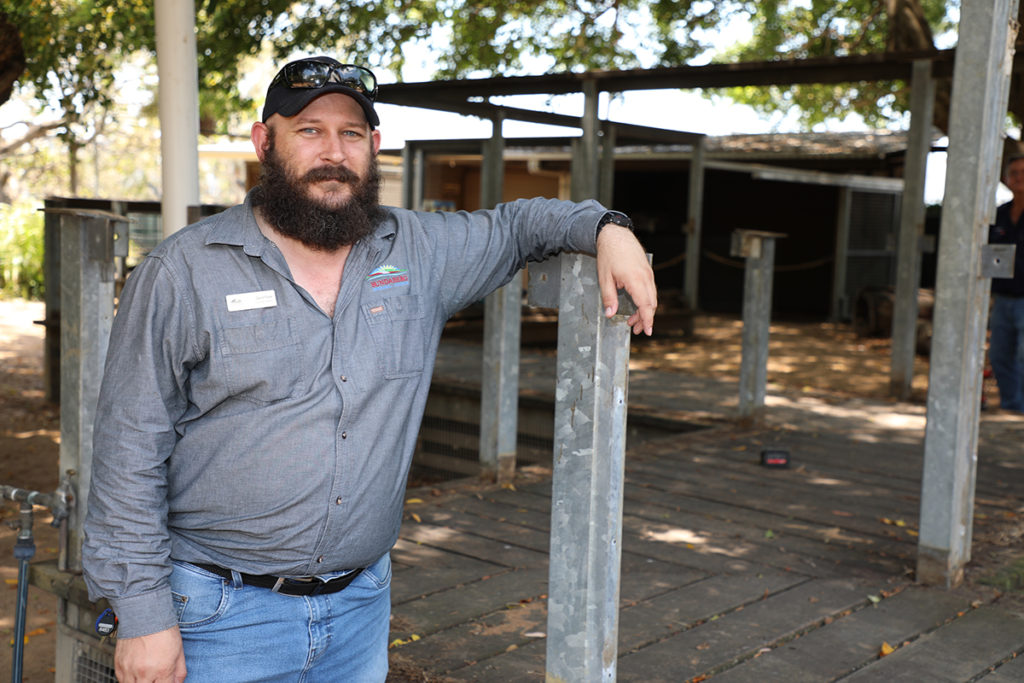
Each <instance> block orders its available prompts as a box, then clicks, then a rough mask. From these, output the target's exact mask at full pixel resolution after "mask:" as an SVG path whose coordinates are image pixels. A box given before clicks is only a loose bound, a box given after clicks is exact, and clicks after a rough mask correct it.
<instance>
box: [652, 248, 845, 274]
mask: <svg viewBox="0 0 1024 683" xmlns="http://www.w3.org/2000/svg"><path fill="white" fill-rule="evenodd" d="M704 257H705V258H707V259H708V260H711V261H714V262H715V263H720V264H721V265H723V266H728V267H729V268H738V269H740V270H742V269H743V268H745V267H746V264H745V263H744V262H743V261H739V260H736V259H730V258H726V257H725V256H719V255H718V254H715V253H714V252H711V251H705V252H704ZM685 260H686V252H685V251H683V252H680V253H678V254H676V255H675V256H673V257H672V258H670V259H669V260H668V261H663V262H662V263H655V264H654V265H653V266H651V268H652V269H653V270H663V269H665V268H671V267H672V266H674V265H677V264H680V263H682V262H683V261H685ZM834 260H835V257H832V256H825V257H822V258H819V259H815V260H813V261H804V262H803V263H791V264H787V265H782V266H780V265H775V266H774V267H773V268H774V270H776V271H777V272H780V273H791V272H795V271H798V270H813V269H814V268H820V267H821V266H824V265H827V264H829V263H832V261H834Z"/></svg>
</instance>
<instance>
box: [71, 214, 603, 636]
mask: <svg viewBox="0 0 1024 683" xmlns="http://www.w3.org/2000/svg"><path fill="white" fill-rule="evenodd" d="M386 212H387V213H386V217H385V219H384V220H383V221H382V222H381V224H380V225H379V226H378V227H377V229H376V231H375V232H374V233H373V234H372V235H371V236H369V237H368V238H366V239H364V240H362V241H360V242H359V243H358V244H356V245H354V246H353V248H352V250H351V253H350V254H349V256H348V260H347V262H346V264H345V270H344V274H343V277H342V282H341V290H340V292H339V294H338V298H337V303H336V305H335V310H334V315H333V316H328V315H326V314H325V313H324V312H323V311H322V310H320V308H319V307H318V306H317V304H316V303H315V301H314V300H313V298H312V297H311V296H310V294H309V293H308V292H306V291H305V290H303V289H302V288H301V287H300V286H299V285H297V284H296V283H295V281H294V280H293V279H292V277H291V274H290V271H289V269H288V266H287V264H286V262H285V260H284V257H283V256H282V254H281V252H280V251H279V250H278V249H277V247H276V246H275V245H274V244H273V243H272V242H271V241H270V240H268V239H267V238H266V237H264V235H263V234H262V233H261V232H260V230H259V227H258V226H257V224H256V220H255V218H254V217H253V213H252V209H251V207H250V205H249V203H248V200H247V202H246V203H245V204H243V205H240V206H236V207H233V208H231V209H228V210H227V211H225V212H223V213H221V214H218V215H216V216H213V217H211V218H208V219H206V220H204V221H202V222H200V223H197V224H195V225H192V226H190V227H188V228H185V229H183V230H181V231H180V232H178V233H175V234H174V235H172V236H171V237H169V238H168V239H167V240H165V241H164V242H163V243H162V244H160V245H159V246H158V247H157V248H156V249H154V250H153V252H152V253H151V254H150V255H149V256H148V257H147V258H146V259H145V260H144V261H143V262H142V263H141V264H140V265H139V266H138V267H137V268H136V269H135V270H134V271H133V273H132V274H131V276H130V277H129V278H128V282H127V285H126V286H125V289H124V293H123V296H122V298H121V302H120V306H119V310H118V313H117V316H116V318H115V320H114V325H113V331H112V334H111V340H110V348H109V353H108V356H107V364H106V370H105V375H104V379H103V385H102V389H101V392H100V398H99V404H98V408H97V420H96V427H95V437H94V455H95V461H94V465H93V472H92V487H91V493H90V496H89V501H88V514H87V517H86V522H85V540H84V547H83V564H84V569H85V579H86V583H87V585H88V587H89V594H90V596H91V598H92V599H94V600H95V599H98V598H100V597H106V598H108V599H109V600H110V602H111V604H112V606H113V608H114V610H115V611H116V612H117V613H118V616H119V619H120V627H119V629H120V630H119V632H120V635H121V636H122V637H133V636H140V635H146V634H148V633H154V632H157V631H160V630H164V629H167V628H170V627H171V626H174V625H175V624H176V623H177V619H176V617H175V611H174V608H173V606H172V600H171V593H170V588H169V584H168V577H169V575H170V558H174V559H178V560H183V561H186V562H201V563H212V564H217V565H220V566H222V567H227V568H230V569H235V570H238V571H240V572H243V573H250V574H271V575H279V576H310V575H318V576H323V575H330V574H331V573H334V572H338V571H342V570H348V569H353V568H356V567H365V566H367V565H369V564H371V563H373V562H374V561H375V560H377V559H378V558H379V557H380V556H381V555H383V554H384V553H386V552H387V551H388V550H389V549H390V548H391V546H392V545H393V544H394V542H395V540H396V539H397V537H398V531H399V526H400V524H401V515H402V502H403V495H404V491H405V483H406V477H407V473H408V469H409V465H410V462H411V460H412V455H413V450H414V446H415V442H416V436H417V432H418V430H419V425H420V420H421V418H422V415H423V408H424V405H425V403H426V400H427V392H428V389H429V386H430V380H431V373H432V368H433V364H434V357H435V354H436V350H437V345H438V342H439V340H440V337H441V331H442V329H443V327H444V324H445V321H446V320H447V319H448V318H449V317H450V316H451V315H452V314H453V313H455V312H457V311H458V310H459V309H461V308H463V307H465V306H466V305H468V304H470V303H473V302H474V301H478V300H480V299H482V298H483V297H484V296H486V295H487V294H488V293H489V292H491V291H492V290H494V289H496V288H497V287H499V286H501V285H502V284H504V283H506V282H508V281H509V280H510V279H511V277H512V276H513V275H514V274H515V273H516V272H517V271H518V270H519V269H520V268H522V267H523V266H524V265H525V263H526V262H527V261H530V260H541V259H543V258H545V257H547V256H551V255H553V254H555V253H557V252H559V251H562V250H571V251H583V252H588V253H593V252H594V249H595V232H596V230H595V228H596V225H597V222H598V220H599V218H600V217H601V216H602V215H603V213H604V209H603V208H602V207H601V206H600V205H599V204H597V203H596V202H592V201H588V202H584V203H582V204H576V203H571V202H561V201H557V200H548V199H532V200H520V201H516V202H513V203H509V204H503V205H500V206H499V207H498V208H496V209H495V210H493V211H479V212H475V213H465V212H460V213H421V212H413V211H407V210H403V209H393V208H389V209H386Z"/></svg>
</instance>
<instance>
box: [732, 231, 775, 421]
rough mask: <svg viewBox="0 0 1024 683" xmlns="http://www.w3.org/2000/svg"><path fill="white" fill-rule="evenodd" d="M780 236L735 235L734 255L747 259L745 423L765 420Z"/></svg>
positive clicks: (741, 406) (742, 401)
mask: <svg viewBox="0 0 1024 683" xmlns="http://www.w3.org/2000/svg"><path fill="white" fill-rule="evenodd" d="M779 237H785V235H783V234H780V233H777V232H762V231H758V230H736V231H735V232H733V234H732V249H731V253H732V255H733V256H741V257H743V258H745V259H746V267H745V269H744V275H743V350H742V354H743V355H742V358H741V359H740V401H739V416H740V422H741V423H748V424H749V423H754V422H759V421H760V420H761V419H762V418H763V417H764V397H765V385H766V384H767V377H768V333H769V330H770V327H771V316H772V269H773V265H774V262H775V240H776V238H779Z"/></svg>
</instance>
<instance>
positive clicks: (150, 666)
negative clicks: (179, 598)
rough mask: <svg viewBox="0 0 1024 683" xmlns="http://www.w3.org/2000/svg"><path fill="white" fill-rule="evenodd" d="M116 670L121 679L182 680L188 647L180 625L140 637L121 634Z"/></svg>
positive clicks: (146, 682)
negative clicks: (123, 636)
mask: <svg viewBox="0 0 1024 683" xmlns="http://www.w3.org/2000/svg"><path fill="white" fill-rule="evenodd" d="M114 673H115V674H116V675H117V680H118V681H120V683H182V681H184V680H185V651H184V649H182V646H181V632H180V631H178V627H177V626H175V627H173V628H169V629H167V630H166V631H159V632H157V633H153V634H150V635H148V636H139V637H138V638H118V639H117V646H116V648H115V650H114Z"/></svg>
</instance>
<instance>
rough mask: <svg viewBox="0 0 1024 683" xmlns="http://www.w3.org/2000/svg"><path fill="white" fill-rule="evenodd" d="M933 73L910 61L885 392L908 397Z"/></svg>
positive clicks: (922, 62)
mask: <svg viewBox="0 0 1024 683" xmlns="http://www.w3.org/2000/svg"><path fill="white" fill-rule="evenodd" d="M934 102H935V79H934V78H933V77H932V63H931V61H929V60H918V61H916V62H914V76H913V82H912V84H911V90H910V144H909V146H908V148H907V161H906V165H905V169H904V172H903V178H904V183H905V184H904V186H903V200H902V201H901V202H900V233H899V250H898V252H897V258H898V259H899V263H898V265H897V268H896V292H895V298H896V301H895V304H894V306H893V316H892V364H891V368H890V373H889V393H890V394H892V395H893V396H895V397H897V398H899V399H903V400H906V399H908V398H910V390H911V385H912V383H913V380H914V352H915V348H916V346H917V343H916V342H917V314H918V311H917V290H918V288H919V287H920V284H921V240H922V238H923V237H924V180H925V168H926V167H927V165H928V152H929V151H930V150H931V143H932V110H933V109H934V107H933V104H934Z"/></svg>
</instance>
